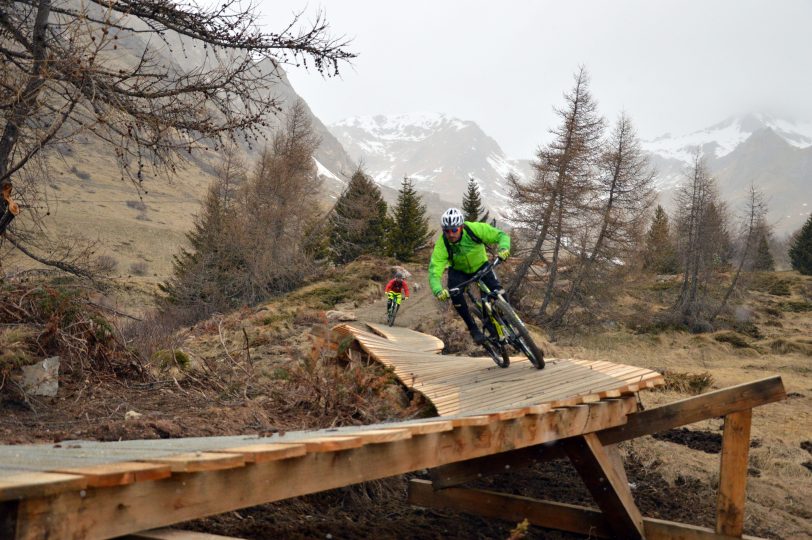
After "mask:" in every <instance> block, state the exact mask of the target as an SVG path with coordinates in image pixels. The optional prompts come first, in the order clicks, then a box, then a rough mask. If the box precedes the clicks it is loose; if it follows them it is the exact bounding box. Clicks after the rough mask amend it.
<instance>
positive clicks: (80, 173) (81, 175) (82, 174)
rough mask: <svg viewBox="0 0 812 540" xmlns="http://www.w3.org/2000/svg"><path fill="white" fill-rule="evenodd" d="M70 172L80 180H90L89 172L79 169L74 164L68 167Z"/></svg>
mask: <svg viewBox="0 0 812 540" xmlns="http://www.w3.org/2000/svg"><path fill="white" fill-rule="evenodd" d="M70 172H72V173H73V174H75V175H76V176H77V177H79V179H80V180H90V173H87V172H84V171H81V170H79V169H78V168H76V165H74V166H73V167H71V168H70Z"/></svg>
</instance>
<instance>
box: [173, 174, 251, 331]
mask: <svg viewBox="0 0 812 540" xmlns="http://www.w3.org/2000/svg"><path fill="white" fill-rule="evenodd" d="M228 197H229V195H228V187H227V183H226V182H224V180H223V178H222V177H221V178H218V179H217V180H215V181H214V183H212V185H211V186H210V187H209V191H208V194H207V196H206V200H205V201H204V203H203V210H202V212H201V214H200V215H198V216H197V217H196V218H195V221H194V226H193V229H192V230H191V231H189V232H188V233H186V239H187V241H188V243H189V247H188V249H187V248H181V250H180V253H179V254H178V255H175V256H173V261H172V267H173V268H172V276H171V277H170V278H169V279H168V280H167V281H166V282H164V283H161V284H160V285H159V288H160V289H161V291H163V293H164V294H165V295H166V296H165V298H164V308H167V307H170V306H174V307H178V308H181V309H180V310H178V311H177V315H178V316H179V317H180V318H181V319H182V320H183V321H184V322H194V321H196V320H200V319H202V318H205V317H207V316H208V315H210V314H211V313H214V312H215V311H219V310H222V309H225V308H229V307H235V304H234V298H235V297H239V283H238V279H237V277H236V276H237V275H238V274H239V272H236V271H235V270H236V269H237V268H244V267H245V264H246V261H245V260H244V258H243V257H242V256H241V254H240V251H239V249H238V248H237V247H236V245H235V244H234V243H232V242H230V241H229V237H230V236H232V235H233V233H234V230H235V223H234V220H233V218H232V216H233V215H234V214H233V213H232V212H233V211H232V210H230V209H229V204H230V201H229V198H228Z"/></svg>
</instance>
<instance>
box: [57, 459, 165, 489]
mask: <svg viewBox="0 0 812 540" xmlns="http://www.w3.org/2000/svg"><path fill="white" fill-rule="evenodd" d="M53 472H57V473H64V474H78V475H82V476H84V477H85V478H87V485H88V486H89V487H110V486H123V485H126V484H132V483H133V482H146V481H148V480H160V479H161V478H167V477H168V476H169V475H171V474H172V471H171V470H170V467H169V465H162V464H158V463H139V462H127V461H125V462H120V463H107V464H103V465H90V466H87V467H65V468H59V467H56V468H55V469H54V471H53Z"/></svg>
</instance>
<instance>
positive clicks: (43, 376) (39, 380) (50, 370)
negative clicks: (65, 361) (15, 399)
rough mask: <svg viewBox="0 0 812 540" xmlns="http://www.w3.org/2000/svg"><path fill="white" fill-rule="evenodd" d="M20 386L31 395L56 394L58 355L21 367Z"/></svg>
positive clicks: (57, 388)
mask: <svg viewBox="0 0 812 540" xmlns="http://www.w3.org/2000/svg"><path fill="white" fill-rule="evenodd" d="M22 371H23V375H22V380H21V381H20V387H21V388H22V389H23V392H25V393H26V394H30V395H33V396H48V397H54V396H56V393H57V391H58V390H59V357H58V356H52V357H51V358H46V359H45V360H43V361H42V362H37V363H36V364H34V365H33V366H25V367H23V368H22Z"/></svg>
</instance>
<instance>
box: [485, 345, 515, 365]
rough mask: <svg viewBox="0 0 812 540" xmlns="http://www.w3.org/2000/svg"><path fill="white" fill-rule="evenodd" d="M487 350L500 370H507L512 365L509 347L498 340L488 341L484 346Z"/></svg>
mask: <svg viewBox="0 0 812 540" xmlns="http://www.w3.org/2000/svg"><path fill="white" fill-rule="evenodd" d="M482 346H483V347H485V350H486V351H488V354H489V355H490V357H491V359H492V360H493V361H494V363H496V365H497V366H499V367H500V368H506V367H508V366H509V365H510V355H509V354H508V350H507V347H505V345H504V344H503V343H500V342H499V341H497V340H496V339H488V341H486V342H485V343H483V344H482Z"/></svg>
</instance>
